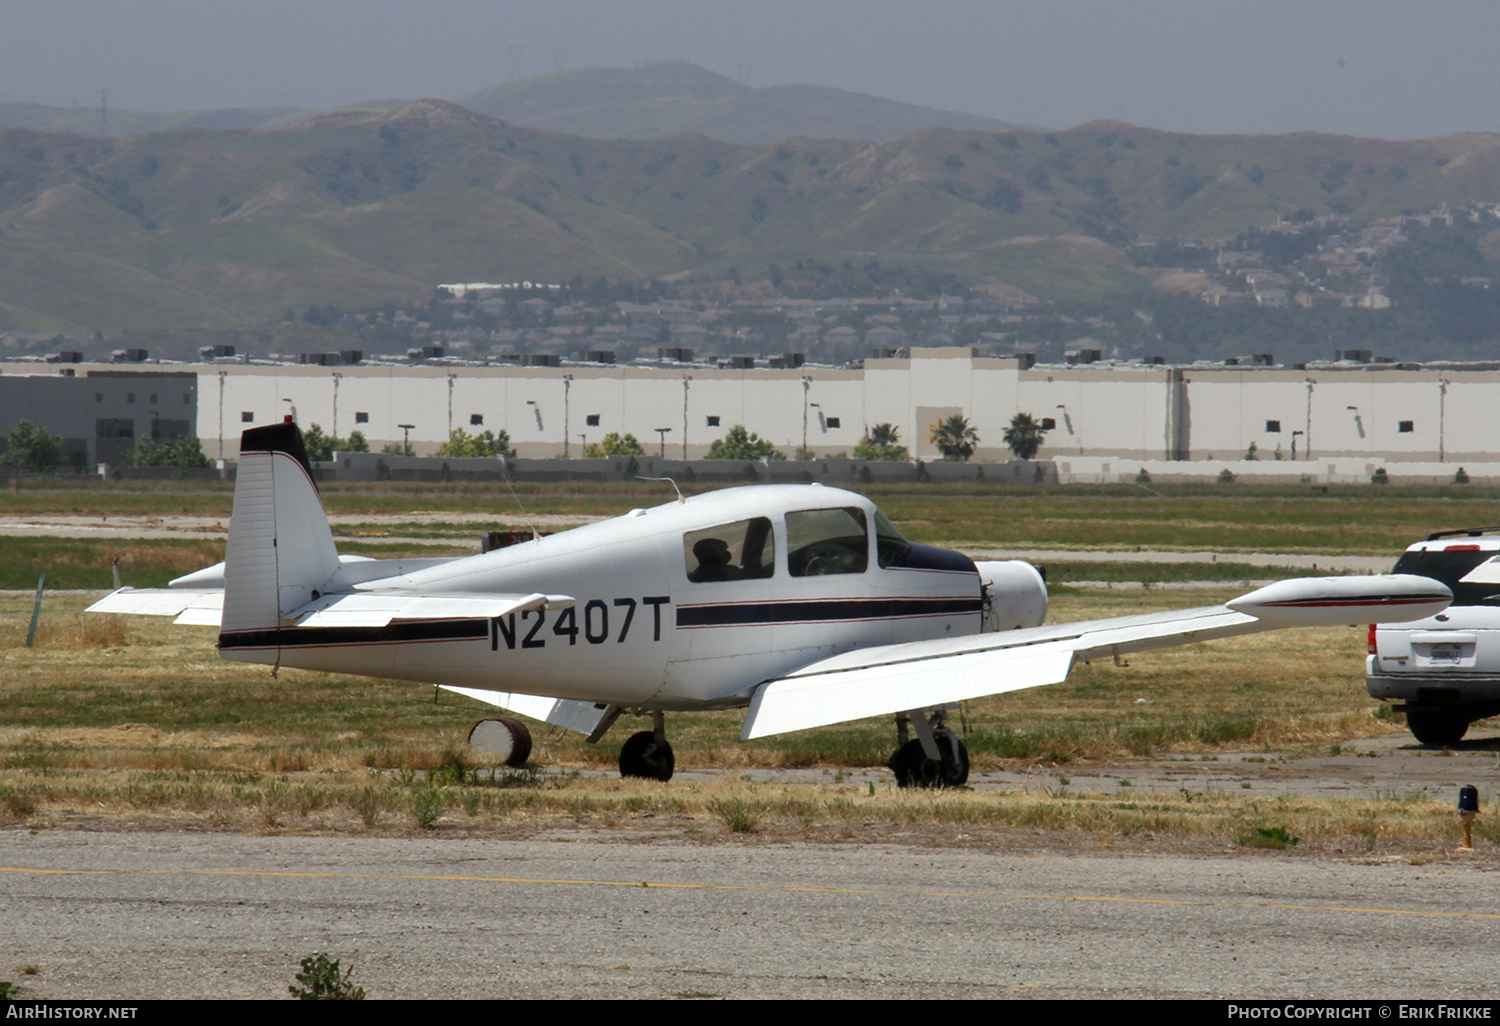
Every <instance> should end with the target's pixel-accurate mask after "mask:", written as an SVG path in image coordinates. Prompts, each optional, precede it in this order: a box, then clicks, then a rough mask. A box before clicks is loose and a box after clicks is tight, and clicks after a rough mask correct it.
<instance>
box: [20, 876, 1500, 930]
mask: <svg viewBox="0 0 1500 1026" xmlns="http://www.w3.org/2000/svg"><path fill="white" fill-rule="evenodd" d="M0 873H17V874H34V875H37V876H173V875H182V876H249V877H276V878H290V879H303V880H427V881H433V882H440V883H485V884H551V885H555V886H572V887H635V888H644V889H651V890H684V891H741V892H757V891H759V892H766V893H779V894H870V895H887V896H891V897H905V898H981V899H985V900H990V901H1089V902H1116V903H1119V904H1125V905H1178V906H1198V907H1202V908H1265V909H1282V910H1287V911H1293V912H1359V913H1366V914H1371V915H1386V916H1438V917H1444V918H1452V919H1500V912H1436V911H1430V910H1424V909H1410V908H1362V907H1360V906H1358V905H1291V904H1286V903H1283V902H1274V901H1202V900H1196V899H1187V898H1122V897H1117V896H1109V895H1099V894H1004V893H998V892H993V891H897V890H888V889H883V888H848V887H788V886H781V887H776V886H761V885H756V884H702V883H667V882H657V883H652V882H651V881H647V880H560V879H550V878H547V877H526V876H446V875H428V874H407V873H297V872H279V871H274V870H260V869H36V868H32V867H28V866H0Z"/></svg>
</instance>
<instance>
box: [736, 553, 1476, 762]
mask: <svg viewBox="0 0 1500 1026" xmlns="http://www.w3.org/2000/svg"><path fill="white" fill-rule="evenodd" d="M1452 598H1453V596H1452V593H1451V592H1450V591H1449V590H1448V589H1447V588H1445V587H1444V586H1443V585H1442V584H1439V583H1438V582H1436V581H1434V580H1432V579H1431V578H1427V577H1415V576H1412V575H1409V574H1399V575H1397V574H1383V575H1379V576H1373V577H1314V578H1297V579H1294V580H1289V581H1279V582H1277V583H1276V584H1272V585H1268V586H1267V587H1265V588H1261V589H1259V590H1257V591H1253V592H1250V593H1249V594H1247V595H1242V596H1240V597H1239V598H1237V599H1234V600H1233V601H1231V602H1229V603H1227V604H1225V605H1222V606H1201V607H1198V608H1196V609H1183V610H1177V611H1173V612H1164V613H1147V614H1144V615H1140V616H1125V617H1119V618H1116V619H1110V620H1085V621H1081V622H1078V623H1067V624H1057V625H1053V626H1046V627H1031V628H1023V629H1020V630H1013V631H1001V632H998V633H993V634H981V635H978V636H977V637H972V636H971V637H965V638H953V639H943V640H938V641H916V642H907V643H905V644H899V645H882V646H880V647H877V648H865V649H857V650H855V651H852V652H846V653H844V654H843V655H837V656H832V657H830V658H827V659H822V660H819V661H817V662H815V663H811V664H809V665H807V666H804V667H802V668H801V669H799V670H797V671H796V672H794V673H790V674H787V675H786V676H784V677H779V678H777V679H775V680H771V681H767V682H766V683H765V684H763V685H761V686H760V687H759V688H758V689H757V690H756V692H755V695H754V697H753V698H752V699H751V702H750V711H749V713H748V714H747V715H746V717H745V727H744V731H743V732H742V733H741V739H742V740H746V741H748V740H750V739H751V738H757V737H765V736H767V735H770V734H781V733H786V732H787V731H792V730H803V729H805V728H808V727H820V726H825V725H827V724H830V723H842V722H845V721H848V720H856V719H862V718H864V717H868V716H880V715H885V714H887V713H897V712H903V711H906V710H911V709H930V708H933V707H936V706H940V705H945V704H948V703H951V702H961V701H965V700H967V699H971V698H979V697H982V696H985V695H995V694H1002V693H1004V692H1007V691H1019V690H1021V689H1022V688H1032V687H1040V686H1042V685H1045V684H1057V683H1059V682H1061V681H1063V680H1065V679H1066V678H1067V676H1068V672H1069V671H1070V670H1071V669H1072V668H1073V664H1074V663H1075V662H1078V661H1083V662H1088V661H1089V660H1091V659H1095V658H1098V657H1100V656H1115V655H1122V654H1124V653H1127V652H1140V651H1144V650H1146V649H1151V648H1165V647H1168V646H1172V645H1185V644H1191V643H1193V642H1197V641H1210V640H1213V639H1215V638H1227V637H1232V636H1234V635H1237V634H1253V633H1255V632H1257V631H1264V630H1273V629H1276V628H1279V627H1297V626H1300V627H1320V626H1337V625H1341V624H1347V623H1352V622H1363V623H1369V622H1372V621H1374V622H1401V621H1405V620H1418V619H1422V618H1423V617H1427V616H1432V615H1434V614H1435V613H1438V612H1441V611H1442V610H1443V609H1445V608H1447V605H1448V603H1449V602H1450V601H1452Z"/></svg>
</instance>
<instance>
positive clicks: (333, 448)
mask: <svg viewBox="0 0 1500 1026" xmlns="http://www.w3.org/2000/svg"><path fill="white" fill-rule="evenodd" d="M302 445H303V446H304V447H305V448H306V449H307V458H308V459H309V460H311V461H313V462H314V463H321V462H326V461H328V460H331V459H333V454H334V453H336V452H369V451H370V443H369V442H367V441H366V440H365V436H364V435H363V434H362V433H361V432H359V431H354V432H351V433H350V435H349V437H348V438H339V437H337V436H335V435H325V434H324V433H323V429H322V428H321V427H319V426H318V425H317V424H309V425H308V426H307V430H306V431H304V432H302Z"/></svg>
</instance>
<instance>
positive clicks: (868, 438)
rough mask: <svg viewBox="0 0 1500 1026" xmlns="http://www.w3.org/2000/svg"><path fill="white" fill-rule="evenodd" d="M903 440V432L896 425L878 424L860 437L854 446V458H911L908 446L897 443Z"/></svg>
mask: <svg viewBox="0 0 1500 1026" xmlns="http://www.w3.org/2000/svg"><path fill="white" fill-rule="evenodd" d="M900 440H901V432H900V431H899V430H898V429H897V428H896V425H894V424H890V423H886V424H876V425H875V426H874V427H873V428H871V429H870V433H869V434H867V435H865V437H864V438H862V439H860V440H859V442H858V444H856V445H855V446H854V458H855V459H857V460H909V459H911V454H910V453H909V452H907V451H906V446H904V445H899V444H897V443H898V442H899V441H900Z"/></svg>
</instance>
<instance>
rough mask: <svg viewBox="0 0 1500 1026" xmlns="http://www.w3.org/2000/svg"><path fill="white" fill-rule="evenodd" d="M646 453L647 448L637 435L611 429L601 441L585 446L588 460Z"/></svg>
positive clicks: (585, 456)
mask: <svg viewBox="0 0 1500 1026" xmlns="http://www.w3.org/2000/svg"><path fill="white" fill-rule="evenodd" d="M644 455H646V450H645V449H644V448H643V447H642V446H641V443H640V440H639V439H638V438H636V437H635V435H622V434H620V433H619V432H618V431H611V432H610V433H609V434H607V435H605V436H604V440H603V441H601V442H590V443H589V444H588V445H586V446H584V447H583V458H584V459H586V460H602V459H608V458H609V457H611V456H644Z"/></svg>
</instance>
